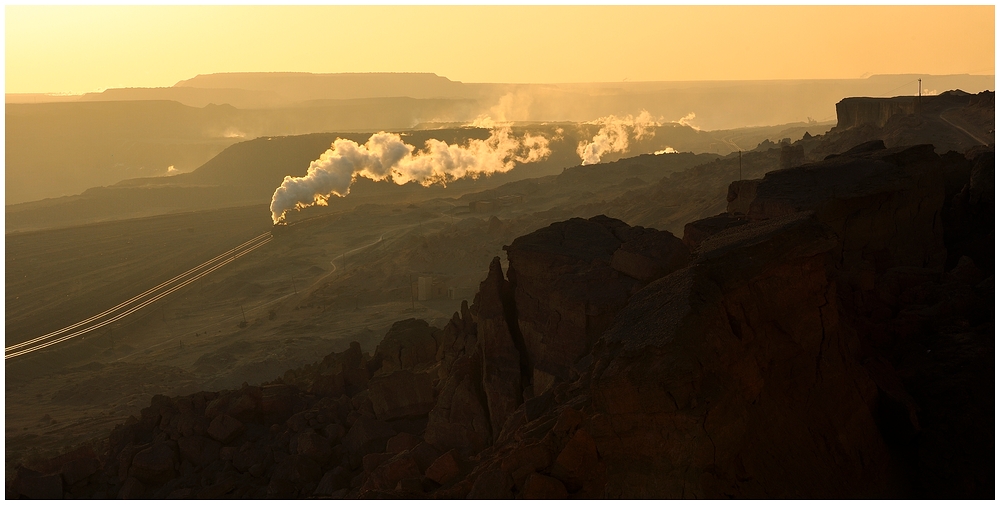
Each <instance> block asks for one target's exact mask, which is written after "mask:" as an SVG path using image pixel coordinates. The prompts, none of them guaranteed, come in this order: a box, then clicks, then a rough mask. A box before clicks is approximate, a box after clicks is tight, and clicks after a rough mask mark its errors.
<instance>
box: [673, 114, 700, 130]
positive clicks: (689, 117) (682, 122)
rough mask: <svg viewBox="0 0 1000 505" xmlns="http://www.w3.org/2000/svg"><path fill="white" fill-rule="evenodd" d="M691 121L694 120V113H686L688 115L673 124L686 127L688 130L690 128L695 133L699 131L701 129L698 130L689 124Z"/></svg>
mask: <svg viewBox="0 0 1000 505" xmlns="http://www.w3.org/2000/svg"><path fill="white" fill-rule="evenodd" d="M693 119H694V112H690V113H688V115H686V116H684V117H682V118H680V119H678V120H677V121H674V123H676V124H679V125H681V126H687V127H688V128H691V129H693V130H695V131H701V128H698V127H697V126H695V125H693V124H691V120H693Z"/></svg>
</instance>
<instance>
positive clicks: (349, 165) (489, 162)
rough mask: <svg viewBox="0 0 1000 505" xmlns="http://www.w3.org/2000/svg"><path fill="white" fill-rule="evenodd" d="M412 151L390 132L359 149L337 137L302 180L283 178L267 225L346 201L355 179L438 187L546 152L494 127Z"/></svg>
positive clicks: (534, 139) (545, 146) (540, 143)
mask: <svg viewBox="0 0 1000 505" xmlns="http://www.w3.org/2000/svg"><path fill="white" fill-rule="evenodd" d="M414 149H415V148H414V146H412V145H409V144H407V143H405V142H403V140H402V139H401V138H400V136H399V135H397V134H395V133H386V132H379V133H376V134H374V135H372V136H371V137H369V138H368V141H367V142H365V144H364V145H358V144H357V143H356V142H354V141H351V140H347V139H340V138H338V139H337V140H335V141H334V142H333V145H331V147H330V149H328V150H327V151H326V152H325V153H323V154H322V155H320V157H319V159H318V160H315V161H313V162H312V163H311V164H310V165H309V171H308V172H307V173H306V175H305V176H304V177H291V176H285V180H284V181H282V183H281V186H279V187H278V189H276V190H274V196H272V197H271V220H272V221H274V223H275V224H278V223H280V222H282V221H284V219H285V215H286V214H287V213H288V211H290V210H292V209H303V208H306V207H311V206H313V205H326V204H327V203H326V202H327V200H329V199H330V198H331V197H333V196H339V197H344V196H347V194H348V193H350V191H351V184H352V183H353V182H354V180H355V179H356V178H357V177H366V178H368V179H371V180H373V181H384V180H389V181H392V182H394V183H396V184H399V185H403V184H406V183H408V182H411V181H412V182H417V183H419V184H420V185H422V186H431V185H434V184H441V185H442V186H443V185H446V184H447V183H449V182H451V181H454V180H456V179H461V178H464V177H471V178H473V179H476V178H479V177H481V176H483V175H489V174H493V173H497V172H507V171H508V170H510V169H512V168H514V163H515V162H518V163H531V162H535V161H539V160H542V159H544V158H546V157H548V155H549V154H550V153H551V150H550V149H549V141H548V139H546V138H545V137H543V136H540V135H538V136H536V135H530V134H527V133H525V134H524V136H522V137H515V136H514V135H513V134H512V133H511V130H510V127H509V126H500V127H496V128H494V129H493V130H492V131H491V132H490V136H489V138H487V139H485V140H479V139H472V140H469V141H468V142H467V143H466V144H465V145H462V146H460V145H457V144H450V145H449V144H448V143H446V142H443V141H440V140H437V139H430V140H428V141H427V142H426V143H425V145H424V149H423V150H422V151H418V152H414Z"/></svg>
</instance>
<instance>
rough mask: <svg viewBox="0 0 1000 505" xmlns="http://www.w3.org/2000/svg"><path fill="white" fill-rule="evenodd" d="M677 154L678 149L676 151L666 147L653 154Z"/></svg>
mask: <svg viewBox="0 0 1000 505" xmlns="http://www.w3.org/2000/svg"><path fill="white" fill-rule="evenodd" d="M676 153H677V149H674V148H673V147H670V146H667V147H664V148H663V149H660V150H659V151H656V152H654V153H653V154H656V155H660V154H676Z"/></svg>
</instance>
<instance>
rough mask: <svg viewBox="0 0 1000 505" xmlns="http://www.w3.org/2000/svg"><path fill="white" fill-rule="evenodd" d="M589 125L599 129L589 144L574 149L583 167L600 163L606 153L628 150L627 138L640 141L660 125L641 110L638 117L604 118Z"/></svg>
mask: <svg viewBox="0 0 1000 505" xmlns="http://www.w3.org/2000/svg"><path fill="white" fill-rule="evenodd" d="M589 124H599V125H601V129H600V130H598V132H597V135H594V138H593V140H592V141H591V142H589V143H587V142H580V145H579V146H577V148H576V154H578V155H580V159H581V160H583V163H582V164H583V165H593V164H595V163H600V162H601V156H603V155H605V154H607V153H622V152H625V151H626V150H627V149H628V145H629V137H635V140H642V139H643V138H645V137H647V136H649V137H652V136H653V135H655V134H656V130H654V128H655V127H657V126H660V123H659V122H657V121H656V120H654V119H653V116H651V115H650V114H649V112H647V111H645V110H643V111H641V112H640V113H639V115H638V116H636V117H632V115H631V114H629V115H627V116H625V117H623V118H619V117H617V116H614V115H611V116H605V117H602V118H600V119H598V120H596V121H591V122H590V123H589Z"/></svg>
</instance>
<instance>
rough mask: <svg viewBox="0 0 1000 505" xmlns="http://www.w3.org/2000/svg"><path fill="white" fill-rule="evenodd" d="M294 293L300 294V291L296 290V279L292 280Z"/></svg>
mask: <svg viewBox="0 0 1000 505" xmlns="http://www.w3.org/2000/svg"><path fill="white" fill-rule="evenodd" d="M292 291H295V294H299V290H298V289H296V288H295V278H294V277H293V278H292Z"/></svg>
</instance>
